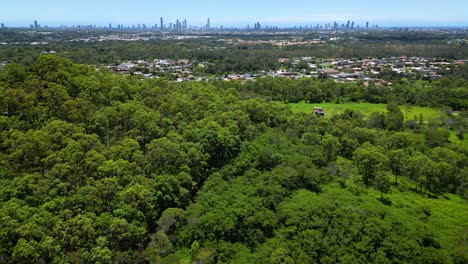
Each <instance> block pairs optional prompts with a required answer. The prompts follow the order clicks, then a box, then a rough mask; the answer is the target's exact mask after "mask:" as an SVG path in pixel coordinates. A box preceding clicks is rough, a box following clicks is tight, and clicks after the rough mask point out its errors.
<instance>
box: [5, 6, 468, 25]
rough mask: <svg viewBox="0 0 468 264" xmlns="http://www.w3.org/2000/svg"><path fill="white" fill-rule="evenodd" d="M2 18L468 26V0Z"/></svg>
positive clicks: (85, 10)
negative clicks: (349, 22)
mask: <svg viewBox="0 0 468 264" xmlns="http://www.w3.org/2000/svg"><path fill="white" fill-rule="evenodd" d="M0 1H2V2H3V3H1V4H0V22H2V23H5V24H7V25H8V26H28V25H29V24H31V23H32V21H33V20H38V21H39V23H40V24H43V25H45V24H47V25H51V26H58V25H62V24H64V25H71V24H99V25H106V24H108V23H113V24H125V25H131V24H139V23H140V24H147V25H152V24H154V23H159V17H161V16H162V17H164V18H165V22H166V23H169V22H171V21H175V20H176V19H181V20H182V19H184V18H186V19H187V20H188V22H189V24H190V25H203V24H204V23H206V19H207V18H208V17H210V18H211V21H212V22H211V23H212V25H213V26H219V25H225V26H230V25H231V26H241V25H247V24H253V23H254V22H256V21H260V23H262V25H278V26H287V25H305V24H316V23H325V22H333V21H337V22H340V23H343V22H345V21H346V20H348V19H349V20H355V21H356V22H357V23H358V24H363V23H364V21H367V20H368V21H370V22H371V24H379V25H381V26H405V25H406V26H468V0H444V1H440V0H346V1H345V0H320V1H317V0H281V1H277V0H270V1H267V0H230V1H221V0H218V1H215V0H175V1H174V0H165V1H159V0H152V1H150V0H0Z"/></svg>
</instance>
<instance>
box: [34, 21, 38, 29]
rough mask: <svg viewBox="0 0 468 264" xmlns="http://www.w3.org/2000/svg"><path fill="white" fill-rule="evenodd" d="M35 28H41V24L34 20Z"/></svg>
mask: <svg viewBox="0 0 468 264" xmlns="http://www.w3.org/2000/svg"><path fill="white" fill-rule="evenodd" d="M34 28H39V24H38V23H37V20H34Z"/></svg>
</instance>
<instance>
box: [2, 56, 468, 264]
mask: <svg viewBox="0 0 468 264" xmlns="http://www.w3.org/2000/svg"><path fill="white" fill-rule="evenodd" d="M303 84H308V85H304V86H301V85H303ZM426 84H427V86H426ZM415 85H416V87H415V86H413V85H412V84H409V83H407V82H406V81H405V80H402V81H401V83H400V84H399V86H397V87H398V89H400V90H404V91H413V90H414V94H413V95H411V96H410V97H404V96H400V97H395V96H398V95H400V93H396V92H388V93H386V94H381V93H380V92H381V90H378V89H371V90H366V91H367V92H366V93H364V94H362V95H359V94H360V91H362V90H361V89H366V88H362V87H361V86H359V85H358V84H356V85H354V87H355V88H356V89H355V90H352V89H351V91H354V92H348V91H347V90H343V94H342V95H340V96H337V94H336V93H337V92H339V91H342V90H340V89H338V88H340V87H341V86H340V85H339V84H336V85H335V84H332V83H331V82H330V81H327V80H311V82H310V83H309V82H307V81H305V80H299V81H291V82H289V81H287V80H285V79H281V78H280V79H277V80H270V79H265V80H262V81H259V82H256V83H247V84H245V85H241V84H240V83H237V82H212V83H197V82H186V83H173V82H168V81H166V80H163V79H159V80H152V79H146V80H140V79H139V78H137V77H130V76H128V77H124V76H119V75H114V74H112V73H109V72H107V71H105V70H101V69H100V70H96V69H95V68H94V67H92V66H85V65H80V64H74V63H72V62H71V61H69V60H66V59H63V58H60V57H56V56H52V55H42V56H40V57H39V58H38V59H37V60H35V61H34V62H33V63H32V64H31V66H24V65H20V64H14V63H10V64H8V65H7V66H6V68H5V69H4V70H1V71H0V114H1V115H0V137H1V140H0V150H1V151H0V215H1V218H0V219H1V220H0V262H5V263H115V262H118V263H194V262H195V263H315V262H317V263H338V262H342V263H400V262H403V263H466V262H467V261H468V255H467V252H468V250H467V248H468V245H467V242H466V241H467V234H468V233H467V232H468V225H467V223H468V216H467V214H466V212H467V211H468V204H467V202H466V199H467V198H468V170H467V168H466V164H467V163H468V159H467V156H468V147H467V145H466V144H453V143H451V142H450V141H449V137H451V133H455V134H456V136H458V137H459V138H461V139H463V138H464V137H466V135H465V133H464V130H463V129H464V127H466V117H467V112H466V105H464V102H465V101H466V100H467V97H466V96H465V95H466V94H467V87H468V86H467V80H465V79H458V80H457V81H453V82H452V81H447V82H445V81H440V82H434V83H433V84H429V83H416V84H415ZM420 85H423V86H420ZM431 85H433V86H431ZM277 87H280V88H281V89H279V90H275V89H276V88H277ZM297 87H309V88H311V89H312V88H313V89H316V88H317V87H321V88H323V89H324V90H318V91H319V93H318V96H319V97H318V98H322V99H321V100H319V99H317V98H316V99H314V100H312V99H311V98H313V97H312V96H317V95H316V94H315V93H313V92H311V93H309V94H301V93H295V92H294V91H302V90H301V89H302V88H301V89H296V88H297ZM326 87H332V88H333V89H329V90H325V88H326ZM343 87H344V86H343ZM423 88H424V89H423ZM442 88H443V89H444V90H443V91H444V96H443V97H442V98H441V97H440V95H441V93H442V92H440V93H437V94H433V93H436V92H437V89H442ZM328 91H329V92H328ZM392 91H393V90H392ZM446 92H448V94H445V93H446ZM423 94H425V95H426V96H424V97H422V96H420V95H423ZM289 95H294V97H291V98H294V100H290V99H289V97H288V96H289ZM322 95H323V97H322ZM354 95H359V96H360V97H359V101H364V102H367V103H376V102H375V101H379V103H383V102H385V103H386V111H385V112H382V111H376V112H375V113H371V114H370V115H368V116H367V117H366V118H364V115H363V114H362V113H360V112H358V111H354V110H345V111H344V112H342V113H339V114H336V115H334V116H331V117H329V118H319V117H316V116H314V115H312V114H310V113H293V112H292V111H291V109H290V108H289V107H288V106H286V105H284V104H282V103H278V102H272V101H270V100H271V99H273V100H278V101H283V102H294V101H296V102H299V101H303V100H306V101H309V102H314V103H315V102H317V103H320V102H321V101H328V102H330V101H333V100H335V99H336V98H338V97H340V98H341V99H340V100H344V101H347V100H349V101H353V100H354V99H352V98H355V97H353V96H354ZM458 95H461V96H458ZM411 98H412V99H411ZM456 99H457V100H458V101H457V102H461V103H459V104H458V103H457V104H454V100H456ZM401 100H406V101H405V103H407V104H418V105H422V106H435V105H438V106H446V107H448V106H451V107H452V108H453V109H456V110H458V111H459V112H457V113H454V112H453V111H451V110H450V109H449V108H447V109H446V110H445V112H446V113H447V116H446V117H444V118H442V119H438V120H435V121H432V120H430V118H429V117H426V116H425V115H424V113H423V116H422V117H416V119H409V118H407V119H406V120H405V119H404V113H403V112H404V108H403V107H402V108H400V107H399V106H398V103H400V102H401ZM412 100H415V101H412ZM455 105H456V106H457V107H454V106H455ZM413 109H415V108H413ZM424 109H426V108H424ZM449 110H450V111H449ZM427 121H429V122H427ZM457 131H458V132H457ZM460 131H461V132H460Z"/></svg>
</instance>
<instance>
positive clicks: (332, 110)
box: [288, 102, 445, 122]
mask: <svg viewBox="0 0 468 264" xmlns="http://www.w3.org/2000/svg"><path fill="white" fill-rule="evenodd" d="M288 105H289V106H290V107H291V110H292V111H293V112H294V113H312V112H313V110H314V107H322V108H323V109H324V111H325V113H326V116H327V117H331V116H333V115H335V114H340V113H343V112H344V111H345V110H346V109H351V110H354V111H359V112H361V113H362V114H363V115H364V116H369V115H370V114H371V113H373V112H386V111H387V109H386V104H371V103H343V104H336V103H320V104H309V103H306V102H300V103H294V104H288ZM400 109H401V111H402V112H403V115H404V116H405V119H413V118H414V116H417V117H419V115H420V114H422V116H423V119H424V121H426V122H427V121H429V120H438V119H439V118H440V117H441V115H442V116H443V115H445V114H444V113H443V112H442V111H440V110H439V109H435V108H429V107H419V106H409V107H406V106H400Z"/></svg>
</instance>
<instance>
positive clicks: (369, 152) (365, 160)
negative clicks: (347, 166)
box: [353, 142, 388, 186]
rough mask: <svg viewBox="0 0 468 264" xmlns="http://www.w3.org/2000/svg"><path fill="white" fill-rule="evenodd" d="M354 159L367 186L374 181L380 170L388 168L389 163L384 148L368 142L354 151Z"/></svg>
mask: <svg viewBox="0 0 468 264" xmlns="http://www.w3.org/2000/svg"><path fill="white" fill-rule="evenodd" d="M353 159H354V161H355V163H356V166H357V167H358V170H359V173H360V174H362V176H363V180H364V183H365V184H366V185H367V186H369V185H370V184H371V183H372V181H373V180H374V178H375V176H376V175H377V172H378V171H384V170H385V169H386V167H387V163H388V159H387V157H386V156H385V154H384V150H383V149H382V148H381V147H376V146H373V145H372V144H370V143H368V142H366V143H364V145H362V146H361V147H359V148H358V149H356V151H354V154H353Z"/></svg>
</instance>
